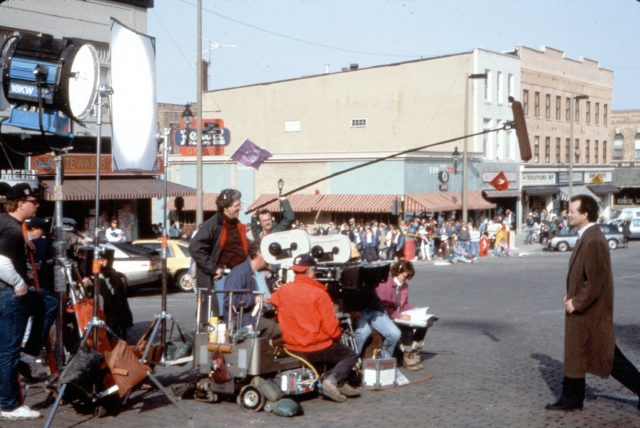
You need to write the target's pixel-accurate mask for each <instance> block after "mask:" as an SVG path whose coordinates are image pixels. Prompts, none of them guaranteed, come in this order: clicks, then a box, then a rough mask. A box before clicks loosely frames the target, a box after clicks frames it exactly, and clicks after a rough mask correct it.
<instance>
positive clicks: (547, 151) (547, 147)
mask: <svg viewBox="0 0 640 428" xmlns="http://www.w3.org/2000/svg"><path fill="white" fill-rule="evenodd" d="M544 163H551V137H544Z"/></svg>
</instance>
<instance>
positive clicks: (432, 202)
mask: <svg viewBox="0 0 640 428" xmlns="http://www.w3.org/2000/svg"><path fill="white" fill-rule="evenodd" d="M467 207H468V209H470V210H489V209H494V208H495V207H496V204H493V203H491V202H489V201H487V200H485V199H484V198H483V197H482V193H481V192H469V193H467ZM461 209H462V194H461V193H459V192H432V193H414V194H410V195H407V196H406V197H405V201H404V210H405V212H418V211H422V212H435V211H456V210H461Z"/></svg>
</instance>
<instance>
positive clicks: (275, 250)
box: [269, 242, 282, 257]
mask: <svg viewBox="0 0 640 428" xmlns="http://www.w3.org/2000/svg"><path fill="white" fill-rule="evenodd" d="M280 253H282V247H281V246H280V244H279V243H277V242H272V243H271V244H269V254H271V255H272V256H274V257H278V256H279V255H280Z"/></svg>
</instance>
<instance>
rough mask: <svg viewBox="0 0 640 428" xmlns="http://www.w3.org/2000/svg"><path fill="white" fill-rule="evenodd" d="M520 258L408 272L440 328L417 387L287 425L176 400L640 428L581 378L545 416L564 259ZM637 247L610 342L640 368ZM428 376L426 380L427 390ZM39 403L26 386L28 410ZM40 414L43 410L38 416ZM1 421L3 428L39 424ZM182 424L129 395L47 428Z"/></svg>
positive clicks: (164, 404)
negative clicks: (576, 396) (115, 409)
mask: <svg viewBox="0 0 640 428" xmlns="http://www.w3.org/2000/svg"><path fill="white" fill-rule="evenodd" d="M517 247H518V249H517V254H518V256H514V257H508V258H497V257H489V258H487V257H485V258H482V259H481V260H480V261H479V262H478V263H474V264H467V265H462V264H456V265H450V266H436V265H433V264H430V263H426V262H422V261H420V262H417V263H416V268H417V275H416V277H415V278H414V279H413V280H412V281H411V286H412V289H411V301H412V303H413V304H414V305H416V306H429V307H430V308H431V309H430V312H432V313H434V314H437V315H438V316H439V317H440V321H438V322H437V323H436V325H435V326H434V327H433V328H432V329H431V330H430V331H429V334H428V336H427V339H426V343H425V348H424V352H423V360H424V361H423V362H424V365H425V369H424V370H423V371H421V372H416V373H409V374H407V376H409V377H410V378H411V379H412V380H415V381H416V382H415V383H412V384H410V385H406V386H403V387H397V388H393V389H389V390H385V391H365V392H363V395H362V397H360V398H358V399H353V400H349V402H348V403H344V404H336V403H332V402H327V401H324V400H322V399H320V398H309V399H306V400H304V401H303V402H302V406H303V408H304V411H305V414H304V415H303V416H299V417H296V418H292V419H287V418H281V417H278V416H275V415H273V414H269V413H264V412H261V413H255V414H252V413H247V412H245V411H244V410H242V409H240V407H238V405H237V404H235V403H233V402H223V403H218V404H207V403H201V402H197V401H193V400H184V401H182V402H181V406H183V407H184V409H185V410H186V411H187V412H188V413H189V414H190V415H192V417H193V426H199V427H213V426H216V427H218V426H222V427H249V426H261V427H262V426H265V427H280V426H285V427H288V426H309V427H331V428H334V427H351V426H366V427H389V426H401V427H405V426H414V427H415V426H426V427H574V426H581V427H603V426H611V427H634V426H638V427H640V411H638V410H637V408H636V406H637V404H638V398H637V397H636V396H634V395H633V394H631V392H629V391H628V390H626V389H625V388H624V387H622V386H621V385H619V384H618V383H617V382H616V381H615V380H613V379H607V380H603V379H599V378H596V377H593V376H588V378H587V400H586V402H585V408H584V410H582V411H576V412H570V413H566V414H565V413H555V412H548V411H545V410H544V405H545V404H546V403H548V402H551V401H554V400H555V398H556V396H557V395H558V394H559V392H560V382H561V379H562V354H563V331H564V328H563V324H564V313H563V304H562V298H563V295H564V281H565V274H566V270H567V264H568V260H569V253H566V254H560V253H549V252H542V251H541V250H540V248H541V246H539V245H537V246H535V245H534V246H518V245H517ZM639 256H640V242H632V244H631V248H628V249H619V250H616V251H614V252H612V260H613V266H614V275H615V285H616V289H615V314H614V320H615V325H616V335H617V344H618V346H619V347H620V348H621V349H622V351H623V352H624V353H625V354H626V356H627V357H628V358H629V359H630V360H631V361H632V362H633V363H635V364H636V365H638V364H640V341H638V337H639V336H640V321H639V319H638V315H637V314H638V309H637V308H638V307H639V306H640V281H639V280H640V271H639V270H638V267H637V260H638V259H639ZM131 304H132V307H133V308H134V312H135V315H134V316H135V321H136V328H135V329H134V332H133V334H132V336H133V337H137V335H139V334H140V333H141V332H142V330H143V329H144V327H145V326H146V325H147V324H148V322H149V321H150V320H151V319H152V314H153V313H154V312H157V311H158V309H159V306H160V298H159V296H158V295H157V293H155V292H151V293H150V292H142V293H140V294H139V295H137V296H136V297H133V298H132V299H131ZM169 312H170V313H172V314H173V315H174V316H176V318H177V319H178V321H179V322H180V323H181V325H182V326H184V327H185V328H186V329H188V330H189V329H192V328H193V296H192V295H190V294H180V293H174V294H171V295H170V298H169ZM157 373H158V375H159V377H160V380H161V381H162V382H163V383H164V384H165V385H177V384H179V383H180V382H181V381H183V380H185V379H186V378H188V377H189V376H191V373H190V371H189V370H188V368H175V367H173V368H164V367H160V368H158V369H157ZM426 377H431V378H430V379H429V380H425V378H426ZM42 398H43V394H42V393H40V392H38V388H37V387H33V388H32V393H31V394H30V395H29V398H28V402H29V404H33V403H35V402H37V401H39V400H41V399H42ZM47 410H48V409H47ZM43 423H44V421H43V420H40V421H38V422H37V423H34V424H25V423H22V424H17V423H9V422H5V421H0V426H2V427H5V426H6V427H14V426H41V425H42V424H43ZM116 425H121V426H131V427H137V426H149V427H151V426H153V427H175V426H189V424H188V423H187V421H186V420H185V419H184V418H183V417H182V415H181V414H180V412H178V411H177V410H176V408H175V407H174V406H173V405H171V404H170V403H169V402H168V401H167V400H166V399H165V398H164V397H163V396H162V395H161V394H159V393H158V392H157V391H151V392H146V393H142V392H136V393H135V394H133V396H132V399H131V402H130V403H129V404H128V405H127V406H125V407H124V408H123V409H122V411H121V413H120V414H119V415H117V416H107V417H105V418H101V419H97V418H93V417H92V416H91V415H81V414H78V413H77V412H76V411H75V410H74V409H73V408H70V407H69V406H63V407H62V408H61V410H60V411H59V414H58V416H57V417H56V420H55V423H54V426H80V427H97V426H116Z"/></svg>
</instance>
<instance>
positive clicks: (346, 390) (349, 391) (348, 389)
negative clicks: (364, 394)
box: [338, 382, 360, 398]
mask: <svg viewBox="0 0 640 428" xmlns="http://www.w3.org/2000/svg"><path fill="white" fill-rule="evenodd" d="M338 390H339V391H340V393H341V394H342V395H344V396H345V397H347V398H353V397H360V393H359V392H358V390H357V389H355V388H354V387H353V386H351V385H349V384H348V383H346V382H345V383H344V384H343V385H342V386H341V387H339V388H338Z"/></svg>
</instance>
